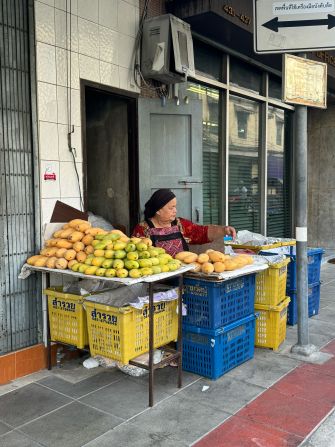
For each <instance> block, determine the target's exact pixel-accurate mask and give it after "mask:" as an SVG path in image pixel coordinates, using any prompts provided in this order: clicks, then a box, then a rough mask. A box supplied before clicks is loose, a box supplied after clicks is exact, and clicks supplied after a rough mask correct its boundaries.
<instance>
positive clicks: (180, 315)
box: [177, 275, 183, 388]
mask: <svg viewBox="0 0 335 447" xmlns="http://www.w3.org/2000/svg"><path fill="white" fill-rule="evenodd" d="M182 296H183V275H180V276H179V299H178V342H177V345H178V353H179V357H178V388H181V387H182V352H183V346H182V345H183V340H182V321H183V303H182Z"/></svg>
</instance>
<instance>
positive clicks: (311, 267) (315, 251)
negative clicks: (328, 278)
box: [287, 248, 324, 326]
mask: <svg viewBox="0 0 335 447" xmlns="http://www.w3.org/2000/svg"><path fill="white" fill-rule="evenodd" d="M323 253H324V250H323V249H322V248H308V250H307V260H308V261H307V262H308V316H309V317H312V316H313V315H317V314H318V313H319V307H320V271H321V261H322V255H323ZM289 256H290V259H291V262H290V265H289V268H288V274H287V295H288V296H289V297H290V298H291V302H290V305H289V307H288V317H287V324H289V325H291V326H293V325H295V324H297V321H298V305H297V273H296V271H297V268H296V254H295V253H291V254H290V255H289Z"/></svg>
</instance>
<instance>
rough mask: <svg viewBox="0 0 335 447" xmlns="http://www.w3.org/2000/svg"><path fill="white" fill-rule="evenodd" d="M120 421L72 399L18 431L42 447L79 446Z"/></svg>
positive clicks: (120, 420)
mask: <svg viewBox="0 0 335 447" xmlns="http://www.w3.org/2000/svg"><path fill="white" fill-rule="evenodd" d="M121 422H123V420H122V419H120V418H116V417H115V416H112V415H108V414H105V413H102V412H100V411H98V410H95V409H94V408H91V407H88V406H87V405H83V404H81V403H79V402H72V403H71V404H69V405H67V406H65V407H63V408H60V409H59V410H56V411H54V412H53V413H51V414H48V415H46V416H44V417H41V418H39V419H38V420H36V421H33V422H31V423H29V424H27V425H24V426H23V427H21V428H20V430H21V431H22V432H24V433H25V434H27V435H28V436H30V437H31V438H32V439H34V440H35V441H37V442H40V443H41V444H42V445H44V446H46V447H81V446H82V445H84V444H86V443H87V442H89V441H91V440H92V439H95V438H96V437H98V436H100V435H102V434H103V433H105V432H106V431H108V430H110V429H111V428H113V427H115V426H116V425H118V424H120V423H121Z"/></svg>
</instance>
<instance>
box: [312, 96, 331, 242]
mask: <svg viewBox="0 0 335 447" xmlns="http://www.w3.org/2000/svg"><path fill="white" fill-rule="evenodd" d="M308 215H309V222H308V225H309V231H308V243H309V245H310V246H314V247H324V248H335V106H333V105H332V106H329V107H328V109H327V110H318V109H314V110H313V109H309V111H308Z"/></svg>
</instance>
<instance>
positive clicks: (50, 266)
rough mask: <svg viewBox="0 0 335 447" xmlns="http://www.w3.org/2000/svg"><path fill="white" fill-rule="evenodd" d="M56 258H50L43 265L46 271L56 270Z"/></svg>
mask: <svg viewBox="0 0 335 447" xmlns="http://www.w3.org/2000/svg"><path fill="white" fill-rule="evenodd" d="M57 259H58V258H56V256H51V257H50V258H48V260H47V262H46V263H45V266H46V267H47V268H48V269H54V268H56V261H57Z"/></svg>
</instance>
